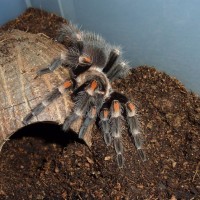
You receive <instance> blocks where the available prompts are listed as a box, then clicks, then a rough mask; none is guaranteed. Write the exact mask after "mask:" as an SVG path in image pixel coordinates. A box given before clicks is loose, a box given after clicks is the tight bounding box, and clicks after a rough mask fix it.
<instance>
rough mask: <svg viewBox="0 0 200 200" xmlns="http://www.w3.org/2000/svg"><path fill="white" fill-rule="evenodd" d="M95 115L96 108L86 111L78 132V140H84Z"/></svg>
mask: <svg viewBox="0 0 200 200" xmlns="http://www.w3.org/2000/svg"><path fill="white" fill-rule="evenodd" d="M96 115H97V108H96V106H92V107H91V108H90V110H89V111H88V113H87V115H86V118H85V120H84V122H83V124H82V126H81V128H80V130H79V134H78V136H79V138H81V139H84V136H85V133H86V131H87V128H88V126H89V125H90V124H92V123H93V122H94V120H95V119H96Z"/></svg>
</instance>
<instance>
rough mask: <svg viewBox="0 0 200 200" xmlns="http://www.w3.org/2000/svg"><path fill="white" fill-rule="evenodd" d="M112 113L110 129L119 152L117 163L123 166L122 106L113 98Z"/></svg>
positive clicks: (116, 149)
mask: <svg viewBox="0 0 200 200" xmlns="http://www.w3.org/2000/svg"><path fill="white" fill-rule="evenodd" d="M110 111H111V115H110V131H111V135H112V137H113V141H114V147H115V151H116V153H117V163H118V166H119V167H120V168H121V167H123V164H124V158H123V155H122V154H123V145H122V141H121V135H122V121H123V116H122V107H121V104H120V102H119V101H118V100H113V101H112V104H111V107H110Z"/></svg>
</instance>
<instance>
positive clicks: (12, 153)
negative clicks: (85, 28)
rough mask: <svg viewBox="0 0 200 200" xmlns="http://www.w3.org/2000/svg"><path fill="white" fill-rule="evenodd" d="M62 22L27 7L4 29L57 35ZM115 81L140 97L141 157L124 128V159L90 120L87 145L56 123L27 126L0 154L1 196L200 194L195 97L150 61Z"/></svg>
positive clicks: (199, 122) (199, 101) (199, 102)
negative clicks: (118, 161) (91, 130)
mask: <svg viewBox="0 0 200 200" xmlns="http://www.w3.org/2000/svg"><path fill="white" fill-rule="evenodd" d="M63 22H66V21H65V20H63V19H62V18H60V17H57V16H55V15H53V14H48V13H46V12H43V11H40V10H36V9H28V10H27V11H26V12H25V13H24V14H23V15H22V16H20V17H19V18H17V19H16V20H13V21H11V22H9V23H7V24H6V25H5V26H3V27H2V28H1V29H2V30H8V29H13V28H15V29H20V30H24V31H29V32H32V33H44V34H46V35H48V36H49V37H52V38H55V36H56V30H57V29H58V27H60V24H61V23H63ZM113 86H114V87H115V88H117V90H118V91H119V92H122V93H126V95H127V96H128V97H130V98H132V99H135V101H136V102H137V106H138V110H139V113H140V119H141V121H142V127H143V130H144V137H145V150H146V153H147V156H148V160H147V161H146V162H144V163H143V162H142V161H141V160H140V159H139V157H138V154H137V152H136V150H135V147H134V145H133V142H132V140H131V138H130V136H129V135H128V134H124V136H123V142H124V146H125V152H124V154H125V166H124V168H123V169H121V170H120V169H118V167H117V164H116V158H115V152H114V149H113V147H111V148H107V147H106V145H105V143H104V141H103V138H102V135H101V134H100V132H99V131H98V130H97V129H96V128H94V133H93V146H92V148H91V150H89V149H88V148H87V146H86V145H84V144H83V143H81V142H80V141H78V140H77V136H76V135H73V134H70V133H63V132H62V131H60V127H59V126H57V125H52V124H51V125H50V124H49V125H47V124H37V125H32V126H30V127H27V128H24V129H23V130H21V131H19V132H17V133H16V134H14V136H13V137H12V138H11V140H10V141H8V142H7V143H6V144H5V146H4V147H3V150H2V152H1V156H0V163H1V168H0V181H1V182H0V199H9V200H10V199H171V200H175V199H200V196H199V194H200V174H199V171H198V170H199V165H200V156H199V144H200V137H199V133H200V98H199V97H198V96H196V95H195V94H193V93H191V92H188V91H187V90H186V89H185V88H184V86H183V85H182V84H181V83H180V82H179V81H178V80H176V79H175V78H171V77H170V76H168V75H167V74H165V73H163V72H159V71H157V70H156V69H154V68H151V67H147V66H142V67H138V68H136V69H133V70H132V73H131V74H130V75H129V76H128V77H127V78H126V79H124V80H118V81H116V82H115V83H114V84H113Z"/></svg>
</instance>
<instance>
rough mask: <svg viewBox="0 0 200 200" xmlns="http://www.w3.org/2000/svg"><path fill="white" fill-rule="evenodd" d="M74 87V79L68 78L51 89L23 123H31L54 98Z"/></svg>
mask: <svg viewBox="0 0 200 200" xmlns="http://www.w3.org/2000/svg"><path fill="white" fill-rule="evenodd" d="M72 87H74V82H73V80H66V81H65V82H64V83H63V84H62V85H60V86H59V87H58V88H55V89H54V90H53V91H51V92H50V93H49V94H48V95H47V96H46V97H45V98H44V100H43V101H42V102H41V103H39V104H37V105H36V106H35V107H34V108H33V109H32V110H31V112H30V113H28V114H27V115H26V116H25V117H24V119H23V121H22V123H23V124H24V125H27V124H29V122H30V121H31V119H32V118H33V117H37V116H38V115H39V114H40V113H41V112H42V111H43V110H44V109H45V108H46V107H47V106H48V105H49V104H51V103H52V102H53V101H54V100H56V99H57V98H59V97H60V96H61V95H63V94H64V93H65V91H67V90H69V89H70V88H72Z"/></svg>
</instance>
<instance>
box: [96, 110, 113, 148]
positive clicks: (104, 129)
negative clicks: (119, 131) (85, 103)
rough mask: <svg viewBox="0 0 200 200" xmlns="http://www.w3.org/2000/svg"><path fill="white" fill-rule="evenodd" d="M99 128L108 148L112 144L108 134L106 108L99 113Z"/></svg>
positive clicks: (108, 126)
mask: <svg viewBox="0 0 200 200" xmlns="http://www.w3.org/2000/svg"><path fill="white" fill-rule="evenodd" d="M99 127H100V129H101V132H102V133H103V135H104V141H105V143H106V145H107V146H109V145H110V144H111V142H112V138H111V134H110V124H109V110H108V108H103V109H102V111H101V112H100V121H99Z"/></svg>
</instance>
